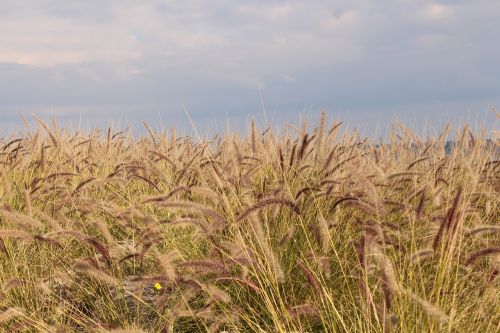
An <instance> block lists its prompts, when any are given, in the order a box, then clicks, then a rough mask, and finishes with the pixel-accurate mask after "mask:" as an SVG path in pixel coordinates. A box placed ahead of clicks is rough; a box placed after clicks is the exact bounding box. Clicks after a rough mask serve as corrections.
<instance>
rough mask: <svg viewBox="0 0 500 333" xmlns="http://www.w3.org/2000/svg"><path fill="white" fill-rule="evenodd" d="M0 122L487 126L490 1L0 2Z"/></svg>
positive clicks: (493, 101)
mask: <svg viewBox="0 0 500 333" xmlns="http://www.w3.org/2000/svg"><path fill="white" fill-rule="evenodd" d="M0 6H1V10H0V126H2V127H3V128H6V127H9V126H13V125H12V124H18V123H20V116H19V114H23V115H24V116H26V117H28V118H29V116H30V115H31V114H32V113H34V114H37V115H40V116H43V117H57V119H59V120H60V121H63V122H68V123H72V124H79V125H80V126H82V124H86V125H87V126H93V125H95V124H98V125H103V124H111V123H113V124H117V125H123V124H131V125H132V126H140V124H141V122H142V121H147V122H149V123H150V124H151V125H152V127H153V128H158V127H160V126H165V127H171V126H179V127H186V126H187V127H189V126H192V125H191V121H192V122H193V123H194V124H195V125H196V126H197V127H198V128H201V129H202V130H208V131H209V130H210V129H213V128H224V127H227V126H233V127H236V128H238V127H241V126H244V124H245V123H246V122H247V121H248V120H249V119H250V118H256V119H257V120H259V121H262V122H264V121H267V122H270V123H276V122H278V123H280V122H291V123H297V122H298V121H299V120H300V119H302V118H303V117H311V118H315V117H317V115H318V113H319V112H320V111H321V110H326V111H327V112H328V114H329V115H330V117H332V118H335V119H339V120H343V121H346V122H348V123H350V124H353V126H354V127H360V128H362V129H363V128H365V129H366V130H370V131H373V130H376V129H377V128H379V127H384V126H387V124H389V123H390V122H391V121H392V120H393V119H395V118H398V119H400V120H402V121H404V122H406V123H408V124H410V125H411V126H419V124H422V123H424V122H425V123H428V122H430V123H431V124H433V125H434V124H437V125H436V126H439V125H442V124H444V123H446V122H448V121H450V120H452V121H454V122H462V121H471V122H473V123H481V124H486V125H487V126H490V127H491V126H494V125H492V124H494V122H493V119H494V115H493V112H491V110H490V109H491V108H493V107H499V108H500V56H499V54H500V43H499V42H498V41H499V40H500V36H499V35H500V20H499V19H498V18H499V17H500V1H498V0H471V1H466V0H456V1H451V0H449V1H445V0H442V1H423V0H400V1H395V0H377V1H372V0H359V1H358V0H338V1H337V0H329V1H327V0H307V1H305V0H303V1H278V0H265V1H264V0H254V1H252V0H246V1H242V0H205V1H201V0H182V1H171V0H150V1H147V0H138V1H136V0H84V1H76V0H0Z"/></svg>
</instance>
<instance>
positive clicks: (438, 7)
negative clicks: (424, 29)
mask: <svg viewBox="0 0 500 333" xmlns="http://www.w3.org/2000/svg"><path fill="white" fill-rule="evenodd" d="M420 14H421V17H422V18H423V19H426V20H446V19H449V18H451V17H453V14H454V11H453V7H452V6H450V5H443V4H438V3H431V4H429V5H427V6H425V7H424V9H423V10H422V11H421V13H420Z"/></svg>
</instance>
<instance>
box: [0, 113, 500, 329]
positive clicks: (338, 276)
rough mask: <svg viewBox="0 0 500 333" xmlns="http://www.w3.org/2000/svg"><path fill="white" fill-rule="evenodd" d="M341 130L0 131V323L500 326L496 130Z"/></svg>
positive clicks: (499, 178) (16, 325) (24, 325)
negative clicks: (381, 137) (378, 139)
mask: <svg viewBox="0 0 500 333" xmlns="http://www.w3.org/2000/svg"><path fill="white" fill-rule="evenodd" d="M340 125H341V124H339V123H331V124H330V123H329V122H328V121H327V119H326V116H325V115H323V116H322V118H321V121H320V123H319V125H318V126H317V127H316V128H313V129H311V130H309V129H308V126H307V124H304V125H303V126H302V127H301V128H295V127H291V128H289V129H288V130H282V131H279V132H276V131H273V130H272V129H266V130H264V131H262V130H261V129H258V128H257V127H256V125H255V124H254V123H252V124H251V127H250V128H249V133H248V135H247V136H246V137H241V136H238V135H231V134H225V135H224V136H220V135H219V136H216V137H215V138H213V139H210V140H201V139H198V138H191V137H177V136H176V134H175V132H174V131H171V132H168V133H167V132H162V133H154V132H153V131H151V130H149V127H148V130H149V135H148V136H146V137H142V138H139V139H134V138H133V137H132V136H131V135H130V134H129V133H128V132H117V133H115V132H113V131H112V130H111V129H110V130H108V131H107V133H101V132H99V131H95V132H92V133H87V134H82V133H78V132H68V131H65V130H59V129H58V128H57V126H56V125H55V124H54V125H52V126H48V125H46V124H45V123H43V122H41V121H40V126H39V128H36V129H34V130H29V131H28V130H27V131H26V132H25V133H19V135H18V136H16V137H8V138H3V139H1V141H0V163H1V165H0V330H1V331H5V332H16V331H22V332H30V331H40V332H74V331H77V332H78V331H80V332H89V331H115V332H124V331H126V332H221V331H228V332H264V331H265V332H319V331H331V332H498V331H500V302H499V299H500V292H499V291H500V289H499V287H500V285H499V283H500V279H499V277H498V276H499V273H500V224H499V217H500V206H499V203H500V200H499V191H500V163H499V160H498V152H499V146H498V143H499V141H498V138H495V137H493V138H491V135H495V134H494V133H493V134H489V135H490V138H489V139H488V140H487V139H486V138H484V137H481V136H479V135H475V134H474V133H472V132H471V130H470V129H469V128H468V127H465V128H463V129H460V130H458V131H457V132H456V135H455V136H454V138H455V139H454V144H453V145H452V148H451V150H446V149H445V148H447V147H446V140H447V137H448V135H449V130H447V131H445V132H444V133H442V134H441V135H438V136H436V137H435V138H419V137H418V136H416V135H415V134H413V133H412V132H411V131H410V130H408V129H407V128H405V127H404V126H402V125H398V124H396V126H395V127H394V133H393V136H392V139H391V141H390V142H388V143H384V144H375V143H373V142H371V141H370V140H369V139H364V138H360V137H359V135H358V134H356V133H344V132H342V127H341V126H340ZM448 148H449V147H448Z"/></svg>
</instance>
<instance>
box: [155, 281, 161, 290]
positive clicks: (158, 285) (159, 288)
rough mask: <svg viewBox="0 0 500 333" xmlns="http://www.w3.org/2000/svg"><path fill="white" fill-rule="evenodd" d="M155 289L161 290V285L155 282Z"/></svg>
mask: <svg viewBox="0 0 500 333" xmlns="http://www.w3.org/2000/svg"><path fill="white" fill-rule="evenodd" d="M155 289H156V290H161V284H160V282H156V283H155Z"/></svg>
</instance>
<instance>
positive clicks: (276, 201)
mask: <svg viewBox="0 0 500 333" xmlns="http://www.w3.org/2000/svg"><path fill="white" fill-rule="evenodd" d="M273 205H279V206H287V207H289V208H290V209H291V210H292V211H293V212H295V214H297V215H298V214H300V210H299V207H297V205H296V204H295V202H293V201H291V200H288V199H283V198H267V199H262V200H260V201H259V202H257V203H255V204H254V205H253V206H251V207H248V208H247V209H245V210H244V211H243V212H242V213H241V214H240V215H239V216H238V217H237V218H236V221H241V220H243V219H245V218H246V217H248V216H249V215H250V214H252V213H255V212H257V211H259V210H262V209H264V208H266V207H269V206H273Z"/></svg>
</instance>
